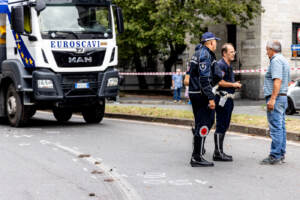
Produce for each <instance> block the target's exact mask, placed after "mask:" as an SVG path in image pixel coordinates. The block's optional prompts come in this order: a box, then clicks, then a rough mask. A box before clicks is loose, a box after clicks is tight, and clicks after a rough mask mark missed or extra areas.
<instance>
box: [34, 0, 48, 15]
mask: <svg viewBox="0 0 300 200" xmlns="http://www.w3.org/2000/svg"><path fill="white" fill-rule="evenodd" d="M34 8H35V10H36V11H37V12H38V13H40V12H41V11H43V10H44V9H45V8H46V2H45V1H44V0H37V1H36V5H35V7H34Z"/></svg>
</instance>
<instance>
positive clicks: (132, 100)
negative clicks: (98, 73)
mask: <svg viewBox="0 0 300 200" xmlns="http://www.w3.org/2000/svg"><path fill="white" fill-rule="evenodd" d="M119 103H120V105H132V106H143V107H153V106H155V107H160V108H169V109H176V110H177V109H178V110H190V111H191V110H192V108H191V105H188V104H187V102H186V101H185V100H183V101H182V102H181V103H174V102H173V99H172V97H168V96H146V95H126V96H124V97H121V98H120V99H119ZM234 105H235V107H234V111H233V113H236V114H248V115H259V116H265V115H266V112H265V110H264V105H265V101H264V100H259V101H255V100H248V99H236V100H234ZM294 116H296V118H299V119H300V115H298V116H297V115H294Z"/></svg>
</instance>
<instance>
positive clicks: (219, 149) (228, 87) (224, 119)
mask: <svg viewBox="0 0 300 200" xmlns="http://www.w3.org/2000/svg"><path fill="white" fill-rule="evenodd" d="M221 52H222V57H223V58H222V59H221V60H219V61H218V66H219V68H220V69H221V71H222V76H223V79H222V80H221V81H220V82H219V88H218V90H217V92H216V99H215V100H216V119H217V120H216V121H217V123H216V132H215V134H214V141H215V151H214V154H213V160H214V161H233V158H232V156H230V155H227V154H225V153H224V152H223V142H224V138H225V133H226V131H227V129H228V128H229V125H230V120H231V114H232V111H233V106H234V105H233V95H234V92H235V89H236V88H241V87H242V85H241V83H240V82H239V81H238V82H235V79H234V72H233V70H232V65H231V62H232V61H234V59H235V53H236V52H235V50H234V47H233V45H232V44H230V43H226V44H224V45H223V46H222V51H221Z"/></svg>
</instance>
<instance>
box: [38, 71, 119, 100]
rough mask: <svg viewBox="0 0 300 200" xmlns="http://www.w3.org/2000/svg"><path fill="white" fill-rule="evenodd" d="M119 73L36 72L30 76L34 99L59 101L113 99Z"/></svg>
mask: <svg viewBox="0 0 300 200" xmlns="http://www.w3.org/2000/svg"><path fill="white" fill-rule="evenodd" d="M118 83H119V72H118V71H116V70H113V69H110V70H107V71H105V72H90V73H59V74H56V73H54V72H52V71H50V70H36V71H34V72H33V74H32V87H33V93H34V99H35V100H37V101H59V100H65V99H81V98H96V99H104V98H115V97H116V96H117V95H118V91H119V86H118Z"/></svg>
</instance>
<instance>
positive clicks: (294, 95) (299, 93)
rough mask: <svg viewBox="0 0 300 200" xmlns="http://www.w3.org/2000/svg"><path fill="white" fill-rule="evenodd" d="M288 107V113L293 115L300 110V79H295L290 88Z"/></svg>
mask: <svg viewBox="0 0 300 200" xmlns="http://www.w3.org/2000/svg"><path fill="white" fill-rule="evenodd" d="M287 96H288V108H287V109H286V114H287V115H292V114H294V113H296V111H298V110H300V79H297V80H295V81H293V83H292V84H291V85H290V86H289V89H288V93H287Z"/></svg>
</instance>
